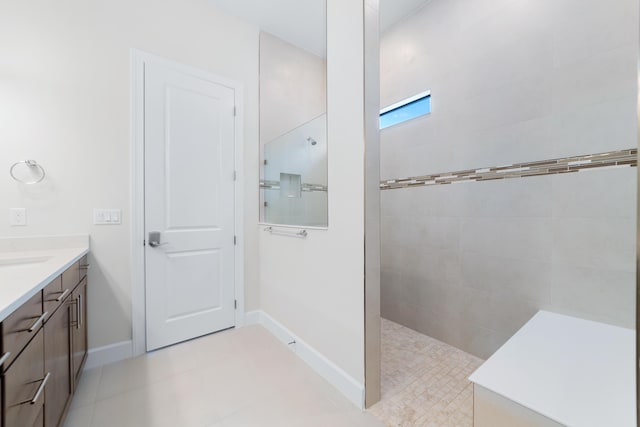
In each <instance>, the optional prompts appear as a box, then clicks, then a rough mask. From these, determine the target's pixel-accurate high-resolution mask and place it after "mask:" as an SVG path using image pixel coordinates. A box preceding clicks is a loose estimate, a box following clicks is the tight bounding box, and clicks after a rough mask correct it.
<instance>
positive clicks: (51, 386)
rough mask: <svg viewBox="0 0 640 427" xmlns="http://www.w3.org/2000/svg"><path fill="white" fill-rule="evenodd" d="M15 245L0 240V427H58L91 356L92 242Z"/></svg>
mask: <svg viewBox="0 0 640 427" xmlns="http://www.w3.org/2000/svg"><path fill="white" fill-rule="evenodd" d="M3 240H4V239H3ZM7 240H9V239H7ZM11 240H12V242H11V243H8V242H6V241H0V322H1V323H0V333H1V336H2V340H1V342H0V355H1V356H0V365H1V370H2V374H1V375H0V382H1V387H0V390H1V396H0V402H2V404H1V410H2V426H3V427H17V426H21V427H22V426H24V427H32V426H33V427H36V426H37V427H43V426H46V427H57V426H61V425H62V424H63V420H64V416H65V414H66V411H67V409H68V406H69V403H70V401H71V397H72V395H73V393H74V391H75V389H76V386H77V384H78V380H79V378H80V374H81V372H82V367H83V364H84V362H85V360H86V356H87V304H86V295H87V269H88V267H89V265H88V263H87V253H88V251H89V248H88V238H86V237H85V238H71V239H66V240H65V239H58V240H56V239H53V241H51V240H49V241H46V242H44V243H43V242H42V241H39V242H36V243H35V244H34V243H33V242H28V241H27V240H23V241H21V240H17V241H16V239H11ZM56 242H57V243H58V244H61V243H62V244H63V246H73V245H77V247H56Z"/></svg>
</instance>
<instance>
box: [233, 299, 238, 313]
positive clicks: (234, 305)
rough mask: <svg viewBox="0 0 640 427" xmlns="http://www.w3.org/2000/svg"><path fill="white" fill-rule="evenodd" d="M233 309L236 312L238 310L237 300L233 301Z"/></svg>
mask: <svg viewBox="0 0 640 427" xmlns="http://www.w3.org/2000/svg"><path fill="white" fill-rule="evenodd" d="M233 308H234V309H236V310H237V309H238V300H237V299H234V300H233Z"/></svg>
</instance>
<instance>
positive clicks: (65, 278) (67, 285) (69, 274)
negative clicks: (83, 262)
mask: <svg viewBox="0 0 640 427" xmlns="http://www.w3.org/2000/svg"><path fill="white" fill-rule="evenodd" d="M79 282H80V261H76V262H74V263H73V264H72V265H71V267H69V268H67V269H66V270H65V271H64V273H62V287H63V288H64V289H71V290H73V289H74V288H75V287H76V285H77V284H78V283H79Z"/></svg>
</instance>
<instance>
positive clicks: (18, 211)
mask: <svg viewBox="0 0 640 427" xmlns="http://www.w3.org/2000/svg"><path fill="white" fill-rule="evenodd" d="M9 225H11V226H13V227H15V226H23V225H27V210H26V209H25V208H11V209H9Z"/></svg>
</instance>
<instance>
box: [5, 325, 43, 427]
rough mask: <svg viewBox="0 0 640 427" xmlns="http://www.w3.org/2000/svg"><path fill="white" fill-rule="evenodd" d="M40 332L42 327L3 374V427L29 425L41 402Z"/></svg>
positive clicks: (41, 358)
mask: <svg viewBox="0 0 640 427" xmlns="http://www.w3.org/2000/svg"><path fill="white" fill-rule="evenodd" d="M43 354H44V333H43V330H42V328H40V331H39V332H38V333H37V334H36V336H35V337H33V339H32V340H31V342H29V344H28V345H27V347H26V348H25V349H24V350H23V351H22V353H20V356H18V357H17V358H16V359H15V361H14V362H13V364H12V365H11V367H9V369H8V370H7V371H6V372H5V374H4V391H5V397H4V408H3V409H4V422H5V423H4V425H5V426H6V427H9V426H11V427H17V426H32V425H34V423H35V422H36V421H37V420H38V417H40V414H41V411H42V406H43V402H44V399H45V396H44V388H45V383H46V379H45V378H47V377H46V376H45V374H44V372H45V371H44V357H43Z"/></svg>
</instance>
